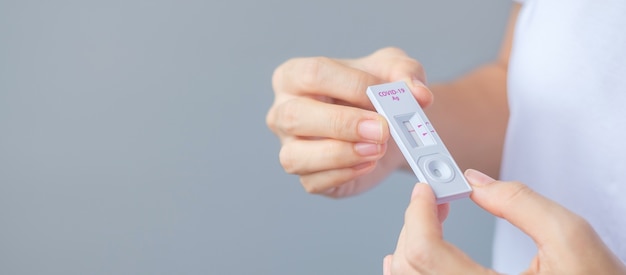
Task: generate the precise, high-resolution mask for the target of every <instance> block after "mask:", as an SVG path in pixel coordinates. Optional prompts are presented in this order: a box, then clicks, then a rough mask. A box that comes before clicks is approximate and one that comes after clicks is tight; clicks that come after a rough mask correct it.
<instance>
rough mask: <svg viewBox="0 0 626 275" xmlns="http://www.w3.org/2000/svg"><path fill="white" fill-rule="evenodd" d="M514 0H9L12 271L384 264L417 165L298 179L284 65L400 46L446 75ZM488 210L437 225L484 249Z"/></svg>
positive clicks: (4, 30)
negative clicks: (322, 190)
mask: <svg viewBox="0 0 626 275" xmlns="http://www.w3.org/2000/svg"><path fill="white" fill-rule="evenodd" d="M510 6H511V3H510V2H509V1H507V0H483V1H464V0H448V1H443V0H439V1H435V0H432V1H426V0H405V1H402V0H391V1H369V0H368V1H357V0H350V1H334V0H333V1H331V0H317V1H274V0H268V1H254V0H243V1H174V0H169V1H166V0H145V1H141V0H124V1H119V0H107V1H27V0H24V1H22V0H20V1H17V0H16V1H6V0H0V274H381V273H382V271H381V270H382V269H381V266H382V259H383V256H384V255H386V254H388V253H390V252H392V251H393V249H394V247H395V244H396V238H397V235H398V233H399V231H400V227H401V226H402V222H403V221H402V219H403V214H404V210H405V207H406V205H407V202H408V198H409V194H410V191H411V188H412V186H413V184H414V183H415V181H416V180H415V178H414V177H413V176H412V175H409V174H394V175H392V176H391V177H390V178H388V179H387V180H386V181H384V182H383V183H382V184H381V185H380V186H378V187H377V188H375V189H374V190H372V191H370V192H368V193H366V194H364V195H361V196H357V197H353V198H348V199H342V200H333V199H328V198H323V197H319V196H314V195H310V194H307V193H306V192H304V190H303V189H302V187H301V186H300V184H299V181H298V178H297V177H295V176H292V175H287V174H285V173H284V172H283V170H282V169H281V167H280V164H279V162H278V151H279V148H280V144H279V142H278V140H277V139H276V138H275V137H274V135H273V134H272V133H271V132H270V131H269V130H268V129H267V128H266V126H265V113H266V112H267V110H268V108H269V107H270V105H271V102H272V100H273V92H272V87H271V75H272V71H273V69H274V68H275V67H276V66H278V65H279V64H280V63H282V62H283V61H285V60H287V59H288V58H290V57H296V56H316V55H325V56H332V57H344V58H350V57H359V56H363V55H366V54H369V53H371V52H372V51H374V50H376V49H379V48H381V47H384V46H397V47H401V48H403V49H405V50H406V51H407V52H408V53H409V54H410V55H411V56H413V57H415V58H417V59H419V60H420V61H421V62H422V63H423V64H424V66H425V68H426V70H427V73H428V76H429V81H430V82H436V81H444V80H450V79H453V77H455V76H458V75H460V74H462V73H464V72H467V71H468V70H469V69H471V68H473V67H475V66H477V65H479V64H481V63H484V62H486V61H489V60H490V59H492V58H494V57H495V56H496V53H497V50H498V48H499V45H500V39H501V37H502V33H503V31H504V28H505V22H506V18H507V17H508V11H509V8H510ZM492 225H493V220H492V218H491V217H490V216H489V215H487V214H485V213H484V212H483V211H482V210H480V209H479V208H477V207H475V206H474V205H473V204H472V203H471V202H470V201H469V200H464V201H460V202H455V203H453V205H452V213H451V215H450V217H449V219H448V221H447V222H446V223H445V237H446V238H447V239H448V240H450V241H451V242H452V243H454V244H456V245H458V246H459V247H460V248H462V249H463V250H464V251H465V252H467V253H468V254H469V255H470V256H471V257H472V258H473V259H475V260H477V261H479V262H480V263H482V264H485V265H489V263H490V253H491V234H492Z"/></svg>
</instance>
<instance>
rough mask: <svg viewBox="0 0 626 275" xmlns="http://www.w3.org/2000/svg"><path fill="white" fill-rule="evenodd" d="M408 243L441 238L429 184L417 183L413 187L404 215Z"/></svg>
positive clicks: (434, 201) (434, 202)
mask: <svg viewBox="0 0 626 275" xmlns="http://www.w3.org/2000/svg"><path fill="white" fill-rule="evenodd" d="M404 225H405V226H406V228H407V239H408V240H409V243H414V244H419V243H421V242H423V240H433V239H441V238H442V233H441V225H440V222H439V214H438V212H437V202H436V199H435V194H434V193H433V191H432V189H431V188H430V186H429V185H427V184H424V183H418V184H416V185H415V187H414V188H413V193H412V194H411V203H410V204H409V207H408V208H407V210H406V212H405V215H404Z"/></svg>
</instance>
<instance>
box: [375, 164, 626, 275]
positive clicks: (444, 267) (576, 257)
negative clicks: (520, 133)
mask: <svg viewBox="0 0 626 275" xmlns="http://www.w3.org/2000/svg"><path fill="white" fill-rule="evenodd" d="M465 175H466V177H467V179H468V180H469V182H470V183H471V184H472V186H473V187H474V191H473V193H472V195H471V198H472V200H473V201H474V202H476V204H478V205H479V206H480V207H482V208H484V209H485V210H487V211H489V212H490V213H491V214H493V215H495V216H498V217H500V218H504V219H506V220H507V221H509V222H510V223H511V224H513V225H515V226H517V227H518V228H520V229H521V230H522V231H524V233H526V234H527V235H529V236H530V237H531V238H532V239H533V240H534V242H535V244H536V245H537V248H538V252H537V255H536V256H535V258H534V259H533V261H532V262H531V263H529V268H528V270H526V272H525V273H524V274H626V267H625V266H624V264H623V263H622V262H620V260H619V259H618V258H617V257H616V256H615V255H613V254H612V253H611V251H609V249H608V248H607V247H606V246H605V245H604V243H603V242H602V240H601V239H600V237H598V235H597V234H596V232H595V231H594V230H593V228H592V227H591V226H590V225H589V223H587V221H585V220H584V219H583V218H581V217H580V216H578V215H576V214H574V213H572V212H570V211H569V210H567V209H565V208H564V207H562V206H560V205H559V204H557V203H555V202H553V201H551V200H549V199H547V198H545V197H543V196H541V195H539V194H537V193H535V192H533V191H532V190H531V189H529V188H528V187H526V186H525V185H523V184H521V183H518V182H500V181H496V180H494V179H492V178H490V177H488V176H486V175H484V174H482V173H481V172H478V171H476V170H468V171H467V172H465ZM438 213H439V210H438V209H437V206H436V204H435V197H434V195H433V193H432V190H431V189H430V187H429V186H427V185H426V184H417V185H416V186H415V189H414V190H413V194H412V195H411V203H410V204H409V207H408V208H407V210H406V214H405V221H404V223H405V224H404V227H403V228H402V231H401V233H400V237H399V239H398V246H397V248H396V251H395V252H394V254H393V255H388V256H387V257H385V259H384V263H383V270H384V274H385V275H391V274H393V275H398V274H496V272H495V271H493V270H489V269H487V268H485V267H482V266H480V265H479V264H477V263H475V262H473V261H472V260H471V259H470V258H469V257H467V256H466V255H465V254H464V253H463V252H461V251H460V250H459V249H457V248H456V247H454V246H452V245H451V244H449V243H447V242H445V241H444V240H443V238H442V233H441V222H440V219H438V217H437V215H438ZM511 249H515V248H514V247H511Z"/></svg>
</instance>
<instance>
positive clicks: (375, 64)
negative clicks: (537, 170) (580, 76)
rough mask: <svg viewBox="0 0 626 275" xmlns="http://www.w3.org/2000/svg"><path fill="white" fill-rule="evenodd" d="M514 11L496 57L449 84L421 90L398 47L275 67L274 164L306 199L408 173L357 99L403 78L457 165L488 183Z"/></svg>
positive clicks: (503, 118) (420, 77)
mask: <svg viewBox="0 0 626 275" xmlns="http://www.w3.org/2000/svg"><path fill="white" fill-rule="evenodd" d="M519 8H520V6H519V5H516V6H515V7H514V8H513V11H512V15H511V20H510V22H511V23H509V28H508V31H507V34H506V36H505V39H504V42H503V46H502V50H501V52H500V54H499V55H498V58H497V59H496V60H494V61H493V62H490V63H488V64H486V65H484V66H482V67H480V68H477V69H476V70H474V71H472V72H470V73H469V74H467V75H465V76H463V77H461V78H459V79H458V80H456V81H453V82H451V83H442V84H437V85H432V86H430V87H427V86H425V84H424V83H426V77H425V74H424V69H423V68H422V65H421V64H420V63H419V62H418V61H417V60H415V59H413V58H411V57H409V56H407V55H406V53H405V52H404V51H402V50H400V49H397V48H385V49H381V50H379V51H377V52H374V53H373V54H371V55H369V56H366V57H363V58H358V59H349V60H348V59H331V58H327V57H310V58H294V59H291V60H288V61H287V62H285V63H283V64H282V65H280V66H279V67H278V68H277V69H276V70H275V72H274V75H273V79H272V83H273V87H274V92H275V98H274V103H273V105H272V106H271V108H270V110H269V112H268V114H267V117H266V122H267V125H268V127H269V128H270V129H271V130H272V131H273V132H274V133H275V134H276V135H277V136H278V137H279V139H280V141H281V143H282V147H281V150H280V154H279V159H280V162H281V165H282V166H283V168H284V169H285V171H286V172H288V173H291V174H296V175H299V176H300V181H301V183H302V185H303V187H304V189H305V190H306V191H307V192H309V193H314V194H322V195H326V196H330V197H345V196H350V195H355V194H358V193H361V192H363V191H366V190H368V189H369V188H371V187H373V186H375V185H376V184H378V183H379V182H380V181H381V180H382V179H383V178H385V177H386V176H387V175H389V174H390V173H391V172H393V171H395V170H398V169H405V170H408V165H407V163H406V161H405V160H404V159H403V158H402V156H401V153H400V151H399V150H398V148H397V146H396V145H395V144H394V142H393V141H392V140H391V139H390V134H389V129H388V125H387V123H386V121H385V119H384V118H383V117H382V116H380V115H379V114H377V113H376V112H375V111H374V109H373V106H372V105H371V103H370V102H369V100H368V99H367V96H366V95H365V92H364V91H365V90H366V88H367V87H368V86H370V85H375V84H380V83H385V82H392V81H401V80H402V81H405V82H406V83H407V84H408V85H409V88H410V89H411V91H412V92H413V95H414V96H415V98H416V99H417V100H418V102H419V103H420V105H421V106H422V107H424V108H425V112H426V113H427V115H428V117H429V118H430V120H431V121H433V124H434V125H437V130H438V133H439V135H440V136H441V138H442V139H443V141H444V142H445V143H446V146H447V147H448V149H449V150H450V151H451V153H452V154H453V155H454V156H455V159H456V161H457V163H458V164H459V166H460V167H461V168H462V169H464V168H468V167H474V168H477V169H480V170H483V171H486V172H487V173H488V174H490V175H492V176H496V175H497V174H498V173H499V167H500V159H501V155H502V145H503V143H504V133H505V130H506V123H507V119H508V105H507V101H506V100H507V99H506V69H507V66H508V58H509V52H510V47H511V40H512V36H513V35H512V34H513V28H514V22H515V19H516V17H517V13H518V11H519ZM433 94H435V95H436V98H437V100H436V101H435V103H434V104H433V98H434V96H433ZM368 122H369V124H370V126H367V125H368ZM372 125H373V126H372ZM366 126H367V127H366ZM364 129H369V130H370V131H368V132H369V135H364V131H363V130H364ZM459 133H463V135H460V134H459ZM467 144H472V145H473V146H466V145H467Z"/></svg>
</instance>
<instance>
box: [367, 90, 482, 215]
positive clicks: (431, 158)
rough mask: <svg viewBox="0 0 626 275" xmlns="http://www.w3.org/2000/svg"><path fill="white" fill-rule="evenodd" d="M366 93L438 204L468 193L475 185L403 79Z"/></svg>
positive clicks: (412, 167) (416, 173) (414, 170)
mask: <svg viewBox="0 0 626 275" xmlns="http://www.w3.org/2000/svg"><path fill="white" fill-rule="evenodd" d="M367 96H368V97H369V99H370V101H371V102H372V104H374V107H375V108H376V111H377V112H378V113H380V114H381V115H383V116H384V117H385V118H386V119H387V122H388V123H389V129H390V132H391V136H392V137H393V139H394V140H395V142H396V143H397V144H398V147H399V148H400V151H402V154H403V155H404V158H406V160H407V162H408V163H409V165H410V166H411V169H412V170H413V172H414V173H415V175H416V176H417V178H418V179H419V180H420V181H421V182H427V183H428V184H429V185H430V186H431V188H432V189H433V191H434V193H435V196H437V203H438V204H441V203H446V202H449V201H451V200H455V199H460V198H464V197H467V196H469V194H470V193H471V192H472V188H471V187H470V185H469V184H468V183H467V181H466V180H465V177H464V176H463V173H462V172H461V170H460V169H459V167H458V166H457V165H456V163H455V162H454V160H453V159H452V156H451V155H450V152H448V149H447V148H446V146H445V145H444V144H443V142H442V141H441V139H440V138H439V135H437V132H436V131H435V128H434V127H433V126H432V124H431V123H430V121H429V120H428V118H427V117H426V115H425V114H424V111H423V110H422V108H420V106H419V104H418V103H417V100H415V98H414V97H413V94H412V93H411V91H410V90H409V88H408V87H407V85H406V84H405V83H404V82H393V83H387V84H381V85H375V86H370V87H368V88H367Z"/></svg>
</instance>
